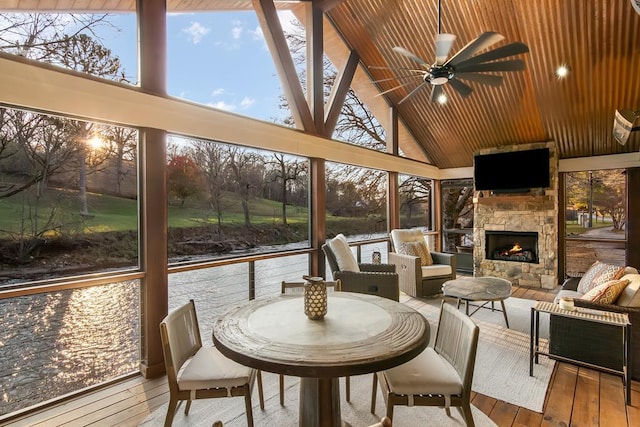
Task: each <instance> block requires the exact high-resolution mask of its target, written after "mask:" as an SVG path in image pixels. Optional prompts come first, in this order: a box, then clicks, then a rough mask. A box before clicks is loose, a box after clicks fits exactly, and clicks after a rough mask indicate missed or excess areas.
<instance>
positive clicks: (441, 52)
mask: <svg viewBox="0 0 640 427" xmlns="http://www.w3.org/2000/svg"><path fill="white" fill-rule="evenodd" d="M454 41H456V36H455V35H453V34H436V64H438V65H442V64H444V63H445V62H446V61H447V56H449V51H450V50H451V46H453V42H454Z"/></svg>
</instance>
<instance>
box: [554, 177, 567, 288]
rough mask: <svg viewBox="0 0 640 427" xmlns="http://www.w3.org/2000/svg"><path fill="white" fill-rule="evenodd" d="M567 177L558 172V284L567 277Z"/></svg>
mask: <svg viewBox="0 0 640 427" xmlns="http://www.w3.org/2000/svg"><path fill="white" fill-rule="evenodd" d="M565 178H566V173H565V172H560V173H558V203H560V206H559V207H558V250H557V251H556V256H557V258H558V271H556V277H557V278H558V283H557V284H558V285H561V284H562V282H564V279H565V277H566V273H567V271H566V261H567V252H566V251H567V246H566V240H565V238H566V235H567V233H566V228H565V227H566V224H567V218H566V209H565V208H564V206H567V200H566V196H567V193H566V191H565V190H566V189H565Z"/></svg>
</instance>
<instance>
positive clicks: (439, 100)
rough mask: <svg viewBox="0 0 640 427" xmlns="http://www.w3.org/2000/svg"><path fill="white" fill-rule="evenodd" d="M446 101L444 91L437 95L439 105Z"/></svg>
mask: <svg viewBox="0 0 640 427" xmlns="http://www.w3.org/2000/svg"><path fill="white" fill-rule="evenodd" d="M447 101H448V98H447V95H446V94H444V93H441V94H440V95H438V103H439V104H440V105H443V104H446V103H447Z"/></svg>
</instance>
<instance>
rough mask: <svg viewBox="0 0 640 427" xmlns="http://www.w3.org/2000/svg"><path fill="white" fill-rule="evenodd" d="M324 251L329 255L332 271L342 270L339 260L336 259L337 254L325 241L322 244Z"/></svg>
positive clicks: (328, 259)
mask: <svg viewBox="0 0 640 427" xmlns="http://www.w3.org/2000/svg"><path fill="white" fill-rule="evenodd" d="M322 252H324V254H325V256H326V257H327V261H328V262H329V268H330V269H331V272H332V273H333V272H335V271H340V268H338V260H336V256H335V254H334V253H333V250H332V249H331V247H329V244H327V243H325V244H324V245H322Z"/></svg>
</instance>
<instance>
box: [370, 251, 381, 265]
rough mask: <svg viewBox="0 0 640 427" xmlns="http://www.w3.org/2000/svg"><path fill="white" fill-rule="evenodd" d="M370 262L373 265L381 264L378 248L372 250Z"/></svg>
mask: <svg viewBox="0 0 640 427" xmlns="http://www.w3.org/2000/svg"><path fill="white" fill-rule="evenodd" d="M371 262H372V263H374V264H375V265H380V264H382V254H381V253H380V251H379V250H378V248H375V249H374V250H373V253H372V254H371Z"/></svg>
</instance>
